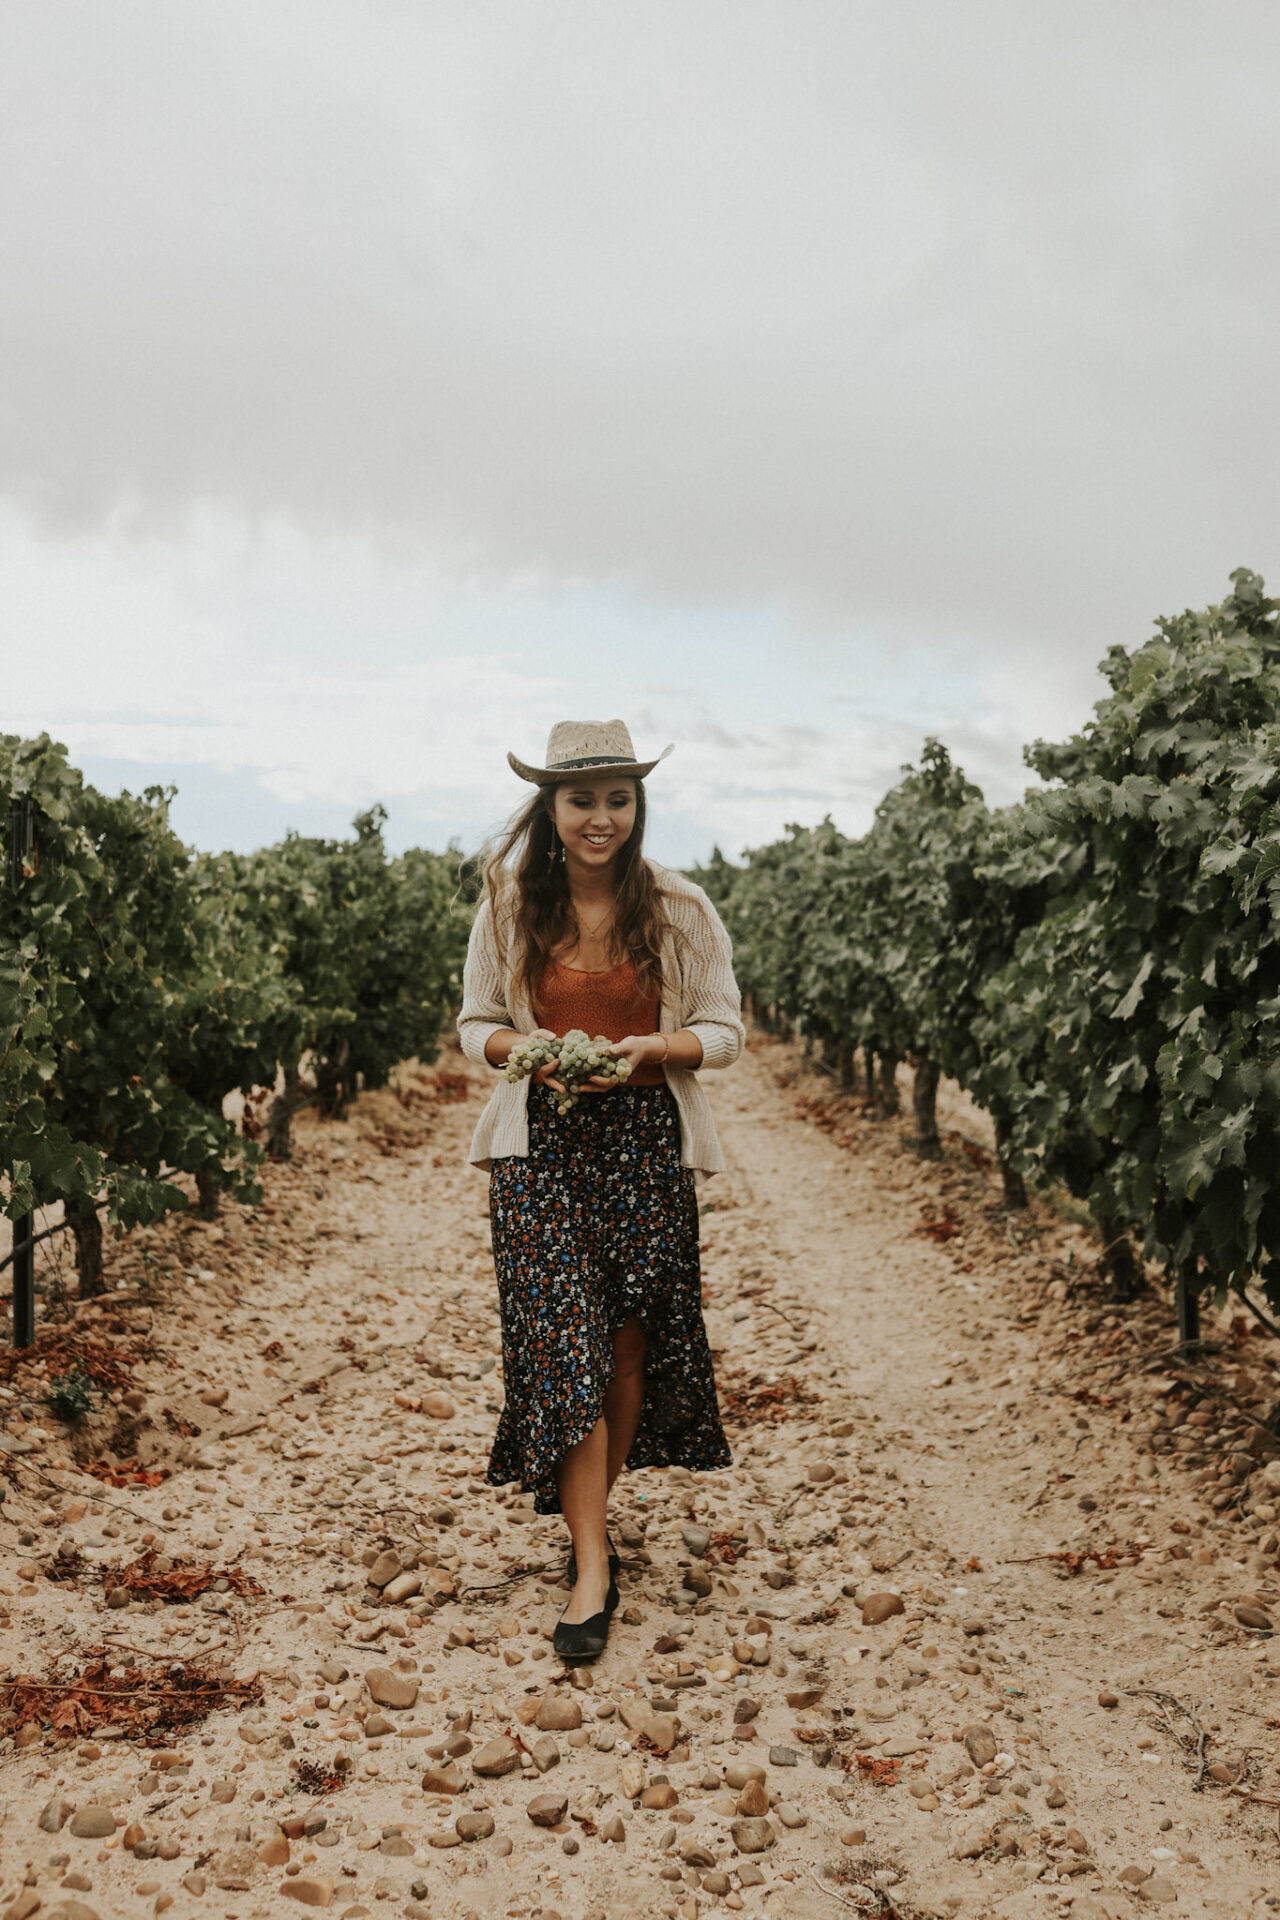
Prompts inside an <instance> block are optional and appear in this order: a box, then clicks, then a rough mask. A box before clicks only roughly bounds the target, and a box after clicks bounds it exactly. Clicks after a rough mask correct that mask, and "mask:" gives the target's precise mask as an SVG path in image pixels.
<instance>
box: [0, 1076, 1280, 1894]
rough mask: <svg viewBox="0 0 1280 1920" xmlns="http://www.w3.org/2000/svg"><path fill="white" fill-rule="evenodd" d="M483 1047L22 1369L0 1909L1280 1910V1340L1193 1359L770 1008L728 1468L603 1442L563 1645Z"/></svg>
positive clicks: (1080, 1256) (730, 1100) (128, 1272)
mask: <svg viewBox="0 0 1280 1920" xmlns="http://www.w3.org/2000/svg"><path fill="white" fill-rule="evenodd" d="M484 1078H485V1076H483V1075H482V1074H481V1073H480V1072H478V1071H475V1070H473V1069H472V1068H470V1067H469V1066H467V1065H466V1064H465V1063H464V1062H462V1060H461V1058H460V1056H459V1055H458V1054H457V1053H456V1051H453V1050H447V1051H446V1054H445V1056H444V1063H443V1065H442V1068H441V1069H440V1070H439V1071H432V1072H416V1071H415V1072H408V1073H406V1074H405V1075H404V1076H403V1077H402V1080H401V1082H400V1086H399V1092H398V1095H397V1094H396V1093H393V1092H387V1093H382V1094H378V1095H376V1096H366V1097H365V1098H363V1099H362V1100H361V1101H360V1103H359V1104H358V1106H357V1109H356V1110H355V1112H354V1113H353V1115H352V1116H351V1118H350V1119H349V1120H348V1121H346V1122H344V1123H340V1124H331V1125H326V1126H321V1125H318V1124H304V1125H302V1126H300V1128H299V1134H298V1149H297V1154H296V1157H295V1159H294V1161H293V1163H292V1164H290V1165H288V1166H280V1167H275V1168H272V1169H271V1170H270V1171H269V1173H268V1177H267V1196H266V1200H265V1202H264V1204H263V1205H262V1206H260V1207H258V1208H257V1209H254V1210H252V1211H246V1210H240V1209H234V1208H230V1209H225V1210H224V1214H223V1217H222V1219H221V1220H220V1221H218V1222H216V1223H213V1224H205V1223H200V1222H198V1221H195V1220H193V1219H184V1220H182V1221H180V1222H170V1223H168V1224H166V1225H165V1226H164V1227H162V1228H157V1229H155V1230H153V1231H151V1232H148V1233H145V1234H136V1235H134V1236H132V1237H131V1238H130V1239H129V1240H128V1241H126V1242H124V1243H123V1245H121V1246H118V1247H116V1248H114V1249H113V1251H112V1256H111V1265H110V1279H111V1283H112V1287H113V1292H112V1294H111V1296H110V1298H109V1299H108V1300H107V1301H106V1302H104V1303H101V1304H96V1303H88V1304H86V1305H85V1306H83V1307H81V1308H79V1309H78V1310H76V1309H74V1303H72V1305H71V1306H69V1307H67V1308H66V1310H65V1312H66V1317H65V1318H64V1319H63V1320H62V1321H61V1322H56V1321H55V1322H54V1324H52V1325H51V1326H50V1327H49V1328H48V1329H47V1330H46V1331H45V1332H44V1333H43V1334H42V1344H41V1348H40V1355H41V1357H40V1358H39V1359H38V1360H37V1361H36V1362H34V1363H33V1362H30V1361H26V1362H23V1363H21V1364H19V1365H16V1366H14V1365H12V1364H10V1365H9V1367H8V1369H7V1373H5V1372H0V1378H6V1379H7V1384H6V1385H5V1386H4V1387H3V1389H0V1392H2V1393H3V1398H0V1412H2V1413H3V1416H4V1426H5V1431H4V1433H3V1434H0V1468H2V1471H0V1486H2V1487H3V1489H4V1492H5V1500H4V1504H3V1506H2V1507H0V1674H3V1676H4V1678H3V1681H0V1734H2V1735H3V1738H2V1739H0V1782H2V1786H0V1804H2V1805H3V1824H2V1825H0V1887H2V1890H3V1891H2V1894H0V1913H7V1914H9V1915H12V1916H17V1917H18V1920H21V1917H22V1916H26V1915H29V1914H39V1915H40V1916H42V1920H45V1917H46V1916H50V1915H60V1916H65V1917H71V1916H87V1915H97V1916H99V1920H115V1917H116V1916H121V1917H122V1920H123V1917H124V1916H132V1915H135V1914H137V1915H141V1914H152V1913H164V1912H168V1913H170V1914H171V1915H172V1916H173V1917H174V1920H189V1917H190V1916H197V1915H226V1916H228V1920H250V1916H259V1915H272V1914H277V1913H283V1912H288V1911H292V1910H293V1908H294V1906H296V1905H309V1906H322V1907H323V1906H331V1907H333V1908H334V1909H335V1911H336V1912H338V1913H341V1914H344V1915H350V1916H356V1915H362V1914H376V1913H378V1912H379V1911H382V1912H390V1913H403V1914H407V1915H433V1916H440V1920H446V1917H449V1920H454V1917H460V1916H466V1915H476V1916H484V1920H487V1917H488V1916H490V1915H495V1916H497V1915H502V1916H506V1917H508V1920H535V1917H536V1916H538V1915H541V1916H542V1920H552V1916H553V1915H560V1916H563V1920H571V1917H572V1920H584V1917H585V1916H588V1915H600V1916H603V1915H605V1914H609V1915H613V1914H616V1913H618V1912H621V1911H624V1910H626V1911H631V1912H634V1913H637V1914H640V1915H655V1916H656V1915H663V1916H666V1917H667V1920H674V1917H675V1916H693V1915H695V1914H702V1913H706V1912H708V1911H709V1910H710V1909H712V1908H715V1907H718V1906H723V1907H726V1908H728V1909H730V1910H732V1911H738V1912H747V1913H756V1914H766V1915H771V1916H810V1915H812V1916H835V1915H837V1914H838V1913H839V1911H840V1910H841V1909H843V1910H844V1911H846V1912H849V1913H855V1914H868V1915H873V1914H883V1915H888V1916H898V1917H899V1920H922V1917H923V1916H942V1915H948V1916H949V1915H961V1916H965V1917H966V1920H968V1917H969V1916H972V1917H973V1920H978V1917H979V1916H1004V1917H1005V1920H1021V1917H1022V1916H1040V1915H1046V1914H1065V1915H1070V1916H1072V1920H1101V1917H1102V1916H1118V1915H1121V1914H1129V1913H1131V1912H1134V1911H1137V1910H1140V1909H1141V1908H1143V1907H1145V1906H1153V1907H1157V1908H1167V1909H1169V1910H1171V1911H1173V1912H1182V1913H1185V1914H1188V1915H1218V1916H1223V1917H1224V1920H1225V1917H1226V1916H1231V1920H1236V1917H1237V1916H1245V1915H1247V1916H1254V1915H1257V1916H1259V1917H1260V1916H1262V1915H1263V1914H1266V1913H1268V1912H1270V1911H1273V1910H1275V1909H1277V1908H1280V1838H1278V1835H1277V1809H1278V1808H1280V1782H1278V1776H1277V1768H1276V1765H1275V1759H1274V1746H1275V1729H1276V1727H1277V1725H1280V1702H1278V1700H1277V1695H1276V1691H1275V1684H1274V1683H1275V1681H1276V1679H1277V1668H1276V1662H1275V1654H1274V1650H1273V1646H1272V1642H1271V1638H1270V1633H1271V1624H1270V1623H1271V1619H1272V1617H1273V1616H1274V1614H1275V1609H1276V1605H1277V1602H1278V1601H1280V1593H1278V1592H1277V1581H1278V1579H1280V1574H1278V1571H1277V1546H1278V1543H1277V1538H1276V1534H1275V1532H1274V1531H1273V1522H1274V1521H1275V1519H1276V1507H1275V1504H1274V1503H1275V1501H1276V1499H1277V1497H1278V1495H1277V1483H1280V1466H1276V1465H1270V1464H1268V1463H1269V1462H1270V1461H1271V1459H1272V1456H1273V1454H1274V1453H1275V1452H1276V1451H1277V1449H1276V1446H1275V1443H1274V1441H1273V1439H1272V1434H1271V1431H1270V1429H1269V1427H1268V1426H1267V1425H1266V1424H1265V1420H1266V1416H1267V1415H1268V1414H1269V1412H1270V1409H1271V1407H1272V1405H1273V1404H1274V1402H1275V1401H1276V1399H1277V1398H1280V1366H1278V1364H1277V1363H1278V1362H1280V1342H1274V1341H1272V1340H1271V1339H1270V1338H1268V1337H1267V1336H1266V1335H1264V1334H1263V1333H1261V1331H1260V1330H1257V1331H1256V1330H1254V1329H1253V1328H1252V1327H1251V1326H1250V1324H1249V1323H1248V1320H1247V1316H1244V1315H1241V1314H1237V1315H1236V1316H1234V1318H1231V1317H1228V1316H1225V1315H1224V1316H1223V1317H1222V1319H1221V1322H1220V1323H1218V1322H1215V1323H1214V1325H1213V1327H1212V1329H1211V1330H1210V1331H1211V1334H1212V1337H1211V1338H1210V1339H1209V1340H1208V1341H1207V1342H1206V1347H1205V1350H1204V1352H1203V1353H1202V1354H1200V1355H1199V1356H1198V1357H1197V1358H1196V1360H1195V1361H1194V1363H1192V1362H1191V1361H1189V1359H1188V1357H1187V1356H1186V1355H1184V1354H1180V1353H1179V1352H1178V1351H1177V1350H1176V1349H1175V1346H1174V1340H1175V1333H1174V1329H1173V1325H1172V1321H1171V1316H1170V1314H1169V1311H1168V1307H1167V1303H1166V1301H1165V1300H1164V1298H1163V1297H1162V1296H1160V1295H1158V1294H1157V1293H1155V1292H1154V1291H1152V1292H1150V1293H1148V1294H1144V1295H1143V1296H1142V1297H1141V1298H1140V1299H1139V1300H1138V1301H1137V1302H1136V1303H1135V1304H1133V1305H1129V1306H1117V1305H1115V1304H1113V1303H1112V1302H1111V1301H1110V1300H1109V1299H1108V1298H1107V1296H1106V1292H1105V1289H1104V1287H1103V1286H1102V1283H1101V1282H1100V1281H1099V1280H1098V1278H1097V1276H1096V1273H1095V1270H1094V1268H1095V1251H1094V1249H1093V1247H1092V1246H1091V1243H1090V1241H1089V1237H1088V1235H1087V1233H1086V1232H1085V1231H1084V1229H1083V1228H1081V1227H1079V1226H1077V1225H1075V1224H1073V1223H1072V1221H1071V1220H1070V1218H1069V1217H1066V1216H1064V1215H1063V1214H1062V1213H1055V1212H1053V1211H1051V1210H1050V1209H1049V1208H1048V1207H1047V1206H1046V1205H1044V1204H1038V1205H1037V1206H1036V1208H1034V1209H1033V1211H1032V1212H1031V1213H1030V1214H1028V1215H1025V1216H1014V1215H1008V1214H1005V1213H1004V1212H1002V1211H1001V1209H1000V1207H999V1204H998V1202H999V1187H998V1183H997V1181H996V1180H995V1178H994V1174H993V1171H992V1168H991V1165H990V1162H989V1159H988V1157H987V1155H986V1154H985V1152H984V1151H983V1148H982V1145H981V1122H980V1117H977V1116H973V1115H972V1114H970V1113H968V1112H966V1111H965V1110H964V1109H963V1108H962V1107H961V1106H959V1105H956V1104H953V1106H952V1108H951V1109H950V1115H951V1119H952V1120H953V1122H954V1123H955V1125H956V1126H957V1127H958V1128H959V1129H960V1130H959V1131H957V1132H954V1133H953V1134H952V1135H951V1136H950V1138H949V1140H948V1143H947V1151H946V1154H945V1157H944V1159H943V1160H942V1161H941V1162H938V1163H929V1162H924V1161H921V1160H919V1159H918V1158H917V1157H916V1155H915V1154H914V1152H913V1151H912V1149H911V1146H910V1142H909V1137H908V1131H907V1128H906V1127H905V1125H904V1124H903V1123H901V1122H895V1121H885V1120H877V1119H874V1118H872V1117H871V1116H870V1115H869V1114H868V1113H866V1112H865V1111H864V1110H863V1108H862V1106H861V1104H860V1103H859V1102H857V1101H856V1100H852V1099H849V1098H840V1097H837V1096H836V1095H835V1094H834V1093H833V1091H832V1089H831V1087H830V1083H829V1082H827V1081H826V1080H824V1079H823V1078H822V1077H821V1076H819V1075H818V1074H817V1073H815V1072H814V1071H813V1070H812V1069H811V1068H810V1067H808V1066H807V1065H806V1064H805V1063H804V1062H803V1061H802V1060H801V1059H800V1057H799V1054H798V1052H797V1051H796V1050H795V1049H792V1048H788V1047H783V1046H781V1045H779V1044H777V1043H775V1042H772V1041H768V1040H765V1039H763V1038H758V1039H753V1042H752V1044H751V1046H750V1048H749V1050H748V1053H747V1055H746V1056H745V1057H744V1059H743V1060H742V1061H741V1062H740V1063H739V1064H738V1066H737V1067H735V1068H734V1069H733V1070H732V1071H731V1072H729V1073H727V1074H724V1075H709V1076H708V1082H709V1087H710V1091H711V1094H712V1099H713V1101H714V1105H715V1112H716V1119H717V1124H718V1126H719V1128H720V1131H721V1137H722V1139H723V1142H724V1146H725V1149H726V1153H727V1156H728V1159H729V1163H730V1171H729V1173H728V1174H727V1175H725V1176H723V1177H721V1178H718V1179H716V1180H713V1181H710V1182H708V1183H707V1184H706V1185H705V1186H704V1187H703V1188H702V1190H701V1200H702V1206H703V1232H704V1248H703V1259H704V1275H705V1307H706V1317H707V1324H708V1328H709V1331H710V1335H711V1341H712V1346H713V1348H714V1349H715V1352H716V1364H717V1371H718V1378H719V1382H720V1387H721V1395H722V1405H723V1409H724V1412H725V1417H726V1424H727V1428H728V1431H729V1434H730V1439H731V1442H732V1445H733V1451H734V1465H733V1466H732V1467H731V1468H730V1469H728V1470H726V1471H724V1472H721V1473H716V1474H712V1475H693V1474H689V1473H687V1472H682V1471H678V1470H677V1471H668V1472H666V1473H663V1472H659V1471H654V1470H645V1471H643V1472H638V1473H634V1474H630V1475H624V1477H623V1480H622V1481H621V1482H620V1483H619V1495H620V1497H619V1498H618V1500H617V1509H616V1518H615V1524H614V1539H615V1543H616V1544H618V1545H619V1546H620V1548H621V1550H622V1554H623V1562H624V1573H623V1576H622V1581H621V1584H622V1587H623V1603H622V1608H621V1610H620V1612H619V1614H618V1615H617V1616H616V1618H615V1622H614V1629H613V1634H612V1638H611V1641H610V1645H609V1648H608V1651H607V1652H606V1654H605V1655H604V1656H603V1658H602V1659H601V1660H600V1661H599V1663H598V1664H597V1665H596V1666H595V1667H594V1668H593V1669H578V1670H577V1671H576V1672H572V1673H570V1672H566V1671H565V1670H563V1669H562V1668H561V1667H560V1666H559V1663H558V1662H557V1661H556V1660H555V1658H554V1657H553V1655H552V1654H551V1650H550V1636H551V1632H552V1628H553V1626H554V1623H555V1621H556V1619H557V1617H558V1615H559V1613H560V1611H561V1609H562V1607H563V1605H564V1598H565V1591H566V1589H565V1587H564V1584H563V1581H562V1568H563V1564H564V1558H565V1552H566V1548H567V1539H566V1536H565V1534H564V1532H563V1528H562V1524H561V1523H560V1521H559V1520H558V1519H540V1518H538V1517H536V1516H535V1515H534V1514H533V1512H532V1507H531V1502H530V1501H529V1500H527V1499H525V1498H524V1497H522V1496H521V1494H520V1493H519V1491H518V1489H510V1488H508V1489H505V1490H499V1489H493V1488H490V1487H488V1486H487V1485H486V1484H485V1481H484V1477H483V1476H484V1470H485V1465H486V1462H487V1457H488V1447H489V1441H490V1438H491V1435H492V1433H493V1429H494V1424H495V1416H496V1412H497V1409H498V1407H499V1404H500V1399H501V1394H502V1380H501V1366H500V1353H499V1341H498V1328H497V1321H496V1314H495V1300H494V1288H493V1278H492V1267H491V1262H490V1254H489V1245H488V1222H487V1209H486V1188H485V1181H484V1178H483V1176H482V1175H480V1174H478V1173H477V1172H475V1171H474V1170H473V1169H469V1168H468V1167H467V1166H466V1165H465V1146H466V1141H467V1139H468V1137H469V1134H470V1130H471V1128H472V1126H473V1124H474V1121H475V1116H476V1113H477V1111H478V1103H479V1100H480V1098H481V1097H482V1093H483V1083H484ZM49 1245H50V1247H56V1246H57V1245H58V1243H57V1242H51V1243H49ZM55 1295H56V1288H55ZM95 1382H96V1385H95V1384H94V1383H95ZM51 1387H52V1389H53V1393H54V1397H55V1398H58V1396H61V1398H59V1400H58V1404H59V1405H60V1407H61V1408H62V1410H63V1412H64V1413H67V1412H69V1411H72V1410H73V1408H72V1405H71V1403H72V1402H74V1401H75V1399H76V1398H77V1397H79V1398H80V1399H81V1400H84V1399H86V1398H88V1399H89V1400H91V1401H94V1402H96V1403H97V1404H96V1410H92V1411H88V1412H86V1413H85V1414H84V1415H83V1416H82V1417H80V1418H79V1419H77V1420H74V1421H70V1422H68V1421H66V1420H61V1419H59V1418H58V1417H57V1416H56V1415H55V1413H54V1412H53V1411H51V1410H50V1408H49V1406H48V1404H47V1402H48V1399H49V1396H50V1392H51ZM68 1396H70V1400H68Z"/></svg>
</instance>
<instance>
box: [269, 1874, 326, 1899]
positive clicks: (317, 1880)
mask: <svg viewBox="0 0 1280 1920" xmlns="http://www.w3.org/2000/svg"><path fill="white" fill-rule="evenodd" d="M280 1891H281V1893H283V1894H285V1895H287V1896H288V1898H289V1899H290V1900H296V1901H297V1902H298V1904H299V1906H303V1907H331V1906H332V1905H333V1882H332V1880H326V1879H325V1878H324V1877H323V1875H321V1874H318V1873H315V1874H311V1873H300V1874H299V1875H298V1877H297V1879H296V1880H283V1881H281V1883H280Z"/></svg>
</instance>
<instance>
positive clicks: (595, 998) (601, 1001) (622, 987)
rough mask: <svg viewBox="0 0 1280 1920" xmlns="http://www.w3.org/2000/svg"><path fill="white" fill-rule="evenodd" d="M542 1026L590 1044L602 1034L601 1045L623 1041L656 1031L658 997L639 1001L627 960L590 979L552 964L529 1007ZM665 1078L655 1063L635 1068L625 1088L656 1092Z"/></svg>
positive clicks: (587, 974) (586, 974) (573, 969)
mask: <svg viewBox="0 0 1280 1920" xmlns="http://www.w3.org/2000/svg"><path fill="white" fill-rule="evenodd" d="M534 1012H535V1014H536V1015H537V1018H538V1022H539V1024H540V1025H541V1026H544V1027H550V1029H551V1031H552V1033H568V1032H569V1030H570V1028H571V1027H581V1029H582V1031H583V1032H584V1033H587V1034H590V1036H591V1038H592V1039H593V1040H594V1038H595V1036H596V1035H597V1034H598V1033H602V1034H603V1035H604V1036H605V1038H606V1040H625V1039H626V1037H627V1035H628V1034H629V1033H656V1032H657V1031H658V996H657V994H650V995H647V996H646V995H644V994H642V993H641V992H640V991H639V988H638V987H637V985H636V970H635V967H634V965H633V964H632V962H631V961H630V960H624V961H623V962H622V965H621V966H618V967H609V968H608V969H607V970H606V971H605V972H595V973H591V972H588V971H586V969H584V968H582V967H564V966H561V964H560V962H559V961H558V960H552V961H551V962H550V963H549V964H548V967H547V970H546V973H545V974H544V975H543V977H542V984H541V986H540V987H539V989H538V996H537V1001H536V1004H535V1006H534ZM666 1078H667V1076H666V1073H665V1072H664V1070H663V1068H662V1067H661V1065H660V1064H659V1063H658V1062H657V1061H656V1060H646V1061H645V1063H644V1065H643V1066H640V1067H637V1068H636V1070H635V1072H634V1073H633V1074H632V1075H631V1078H630V1079H629V1080H628V1082H627V1085H628V1086H630V1087H660V1086H663V1085H664V1084H665V1082H666Z"/></svg>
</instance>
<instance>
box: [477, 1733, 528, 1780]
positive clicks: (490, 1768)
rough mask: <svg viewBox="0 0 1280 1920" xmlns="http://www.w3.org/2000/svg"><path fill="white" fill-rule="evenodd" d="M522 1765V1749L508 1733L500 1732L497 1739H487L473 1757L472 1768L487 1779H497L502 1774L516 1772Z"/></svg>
mask: <svg viewBox="0 0 1280 1920" xmlns="http://www.w3.org/2000/svg"><path fill="white" fill-rule="evenodd" d="M519 1765H520V1749H519V1747H518V1746H517V1745H516V1743H515V1741H514V1740H512V1739H511V1738H510V1736H509V1735H508V1734H505V1733H504V1734H500V1735H499V1736H498V1738H497V1739H496V1740H489V1741H486V1743H485V1745H484V1746H483V1747H481V1748H480V1750H479V1752H478V1753H475V1754H473V1755H472V1757H471V1766H472V1770H473V1771H474V1772H476V1773H478V1774H482V1775H483V1776H484V1777H485V1778H486V1779H496V1778H497V1777H498V1776H499V1775H500V1774H504V1773H514V1772H515V1770H516V1768H517V1767H518V1766H519Z"/></svg>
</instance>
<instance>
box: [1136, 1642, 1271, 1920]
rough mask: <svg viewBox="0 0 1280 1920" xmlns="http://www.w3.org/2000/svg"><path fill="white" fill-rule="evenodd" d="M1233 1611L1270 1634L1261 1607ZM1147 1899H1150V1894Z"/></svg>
mask: <svg viewBox="0 0 1280 1920" xmlns="http://www.w3.org/2000/svg"><path fill="white" fill-rule="evenodd" d="M1235 1611H1236V1619H1237V1620H1238V1621H1239V1622H1240V1625H1241V1626H1242V1627H1249V1628H1251V1629H1252V1630H1253V1631H1254V1632H1255V1633H1270V1632H1271V1620H1270V1618H1269V1616H1268V1615H1267V1614H1265V1613H1264V1612H1263V1611H1262V1608H1261V1607H1237V1608H1236V1610H1235ZM1147 1897H1148V1898H1151V1896H1150V1894H1148V1896H1147Z"/></svg>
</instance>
